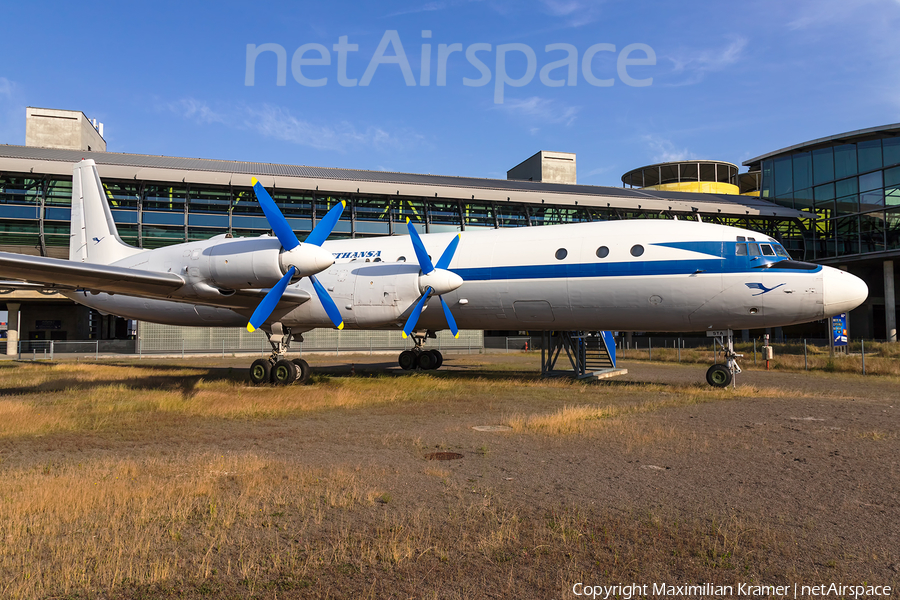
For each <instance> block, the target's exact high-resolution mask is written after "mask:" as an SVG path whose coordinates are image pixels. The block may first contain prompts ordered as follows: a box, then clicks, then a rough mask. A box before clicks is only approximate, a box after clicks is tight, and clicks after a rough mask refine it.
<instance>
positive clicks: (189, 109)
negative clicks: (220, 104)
mask: <svg viewBox="0 0 900 600" xmlns="http://www.w3.org/2000/svg"><path fill="white" fill-rule="evenodd" d="M167 108H168V109H169V110H170V111H172V112H173V113H175V114H177V115H179V116H181V117H182V118H185V119H189V120H191V121H196V122H197V123H203V124H209V123H225V122H226V117H225V115H224V114H222V113H220V112H217V111H215V110H213V109H212V108H210V106H209V105H208V104H207V103H206V102H203V101H202V100H197V99H195V98H182V99H181V100H176V101H175V102H170V103H169V104H168V106H167Z"/></svg>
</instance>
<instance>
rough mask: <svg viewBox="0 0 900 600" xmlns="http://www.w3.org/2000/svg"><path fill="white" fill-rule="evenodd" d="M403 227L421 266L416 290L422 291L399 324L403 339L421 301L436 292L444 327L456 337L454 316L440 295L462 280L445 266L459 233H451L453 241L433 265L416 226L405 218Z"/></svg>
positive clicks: (422, 304)
mask: <svg viewBox="0 0 900 600" xmlns="http://www.w3.org/2000/svg"><path fill="white" fill-rule="evenodd" d="M406 227H407V228H408V229H409V238H410V240H412V245H413V250H415V252H416V258H417V259H418V261H419V266H420V267H421V268H422V274H421V275H420V276H419V289H421V290H423V291H422V296H421V297H419V300H418V301H417V302H416V305H415V306H414V307H413V310H412V312H411V313H410V315H409V318H408V319H406V325H404V326H403V338H404V339H406V338H407V337H408V336H409V335H411V334H412V332H413V330H414V329H415V328H416V323H418V321H419V316H420V315H421V314H422V309H423V308H424V307H425V303H426V302H427V301H428V299H429V298H430V297H431V296H432V294H437V297H438V300H440V301H441V306H442V307H443V309H444V317H446V319H447V326H448V327H449V329H450V333H452V334H453V337H459V328H457V326H456V319H454V318H453V314H452V313H451V312H450V307H449V306H447V303H446V302H445V301H444V298H443V294H446V293H448V292H452V291H453V290H455V289H457V288H458V287H459V286H461V285H462V283H463V280H462V278H461V277H460V276H459V275H457V274H456V273H453V272H451V271H448V270H447V267H449V266H450V261H452V260H453V254H454V253H455V252H456V247H457V246H459V234H457V235H456V236H454V237H453V240H452V241H451V242H450V243H449V244H447V247H446V248H445V249H444V252H443V254H441V257H440V258H439V259H438V261H437V265H433V264H432V263H431V258H430V257H429V256H428V252H427V251H426V250H425V245H424V244H423V243H422V238H420V237H419V232H418V231H416V228H415V227H414V226H413V224H412V223H410V222H409V219H408V218H407V219H406Z"/></svg>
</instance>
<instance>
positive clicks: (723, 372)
mask: <svg viewBox="0 0 900 600" xmlns="http://www.w3.org/2000/svg"><path fill="white" fill-rule="evenodd" d="M731 379H732V374H731V369H729V368H728V367H727V366H725V365H722V364H718V365H713V366H711V367H710V368H709V370H708V371H706V383H708V384H709V385H711V386H713V387H719V388H723V387H728V385H729V384H730V383H731Z"/></svg>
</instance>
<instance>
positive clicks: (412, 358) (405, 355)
mask: <svg viewBox="0 0 900 600" xmlns="http://www.w3.org/2000/svg"><path fill="white" fill-rule="evenodd" d="M397 362H399V363H400V368H401V369H403V370H404V371H411V370H412V369H415V368H416V353H415V352H413V351H412V350H404V351H403V352H401V353H400V358H399V359H398V360H397Z"/></svg>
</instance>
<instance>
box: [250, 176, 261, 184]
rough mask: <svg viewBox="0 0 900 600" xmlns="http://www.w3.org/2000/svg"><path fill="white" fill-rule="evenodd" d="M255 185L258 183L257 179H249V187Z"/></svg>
mask: <svg viewBox="0 0 900 600" xmlns="http://www.w3.org/2000/svg"><path fill="white" fill-rule="evenodd" d="M257 183H259V179H257V178H256V177H251V178H250V185H256V184H257Z"/></svg>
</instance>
